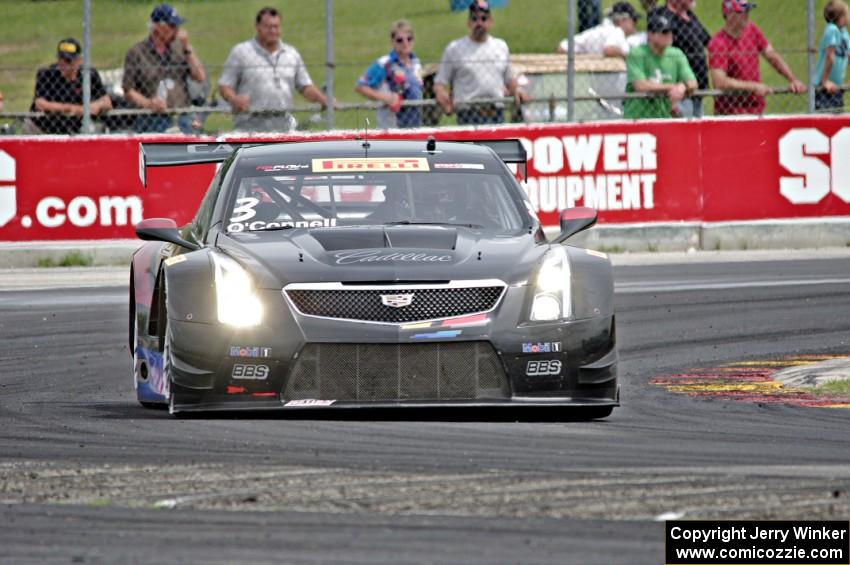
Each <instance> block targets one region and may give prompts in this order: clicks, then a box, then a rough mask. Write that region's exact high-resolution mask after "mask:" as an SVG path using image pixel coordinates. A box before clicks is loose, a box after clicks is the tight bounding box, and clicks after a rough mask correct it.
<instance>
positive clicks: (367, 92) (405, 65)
mask: <svg viewBox="0 0 850 565" xmlns="http://www.w3.org/2000/svg"><path fill="white" fill-rule="evenodd" d="M390 40H391V42H392V50H390V52H389V54H388V55H384V56H382V57H378V58H377V59H376V60H375V61H374V62H373V63H372V64H371V65H369V68H368V69H366V72H365V73H363V76H361V77H360V78H359V79H358V81H357V86H356V87H355V88H354V90H355V91H356V92H359V93H360V94H362V95H363V96H365V97H366V98H369V99H371V100H377V101H378V102H383V103H384V104H385V105H384V106H381V107H380V108H378V111H377V114H378V127H379V128H382V129H388V128H394V127H400V128H414V127H420V126H421V125H422V111H421V107H419V106H402V103H403V102H404V101H405V100H421V99H422V78H421V70H422V67H421V65H420V63H419V59H418V58H417V57H416V55H414V53H413V27H411V25H410V22H408V21H406V20H399V21H397V22H395V23H394V24H393V25H392V27H391V28H390Z"/></svg>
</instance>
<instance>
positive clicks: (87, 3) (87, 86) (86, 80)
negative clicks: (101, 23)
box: [81, 0, 92, 133]
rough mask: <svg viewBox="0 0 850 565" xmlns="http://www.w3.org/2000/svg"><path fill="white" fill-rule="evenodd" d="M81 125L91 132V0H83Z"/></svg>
mask: <svg viewBox="0 0 850 565" xmlns="http://www.w3.org/2000/svg"><path fill="white" fill-rule="evenodd" d="M82 72H83V127H82V131H81V133H91V132H92V125H91V111H90V110H91V0H83V71H82Z"/></svg>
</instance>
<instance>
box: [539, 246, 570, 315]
mask: <svg viewBox="0 0 850 565" xmlns="http://www.w3.org/2000/svg"><path fill="white" fill-rule="evenodd" d="M570 289H571V276H570V262H569V259H568V258H567V252H566V251H565V250H564V248H563V247H561V246H558V247H554V248H552V249H550V250H549V251H548V252H547V253H546V255H545V256H544V257H543V262H542V263H541V265H540V269H539V270H538V272H537V281H536V284H535V289H534V302H533V303H532V306H531V320H532V321H534V322H550V321H555V320H559V319H563V318H569V317H570V316H572V295H571V291H570Z"/></svg>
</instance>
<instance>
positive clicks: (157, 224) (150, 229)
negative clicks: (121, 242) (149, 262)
mask: <svg viewBox="0 0 850 565" xmlns="http://www.w3.org/2000/svg"><path fill="white" fill-rule="evenodd" d="M136 235H137V236H138V238H139V239H142V240H144V241H165V242H167V243H174V244H176V245H179V246H181V247H185V248H186V249H191V250H192V251H195V250H197V249H200V247H199V246H198V245H195V244H194V243H192V242H189V241H186V240H185V239H183V238H182V237H180V231H179V230H178V229H177V223H176V222H175V221H174V220H172V219H171V218H150V219H148V220H142V221H141V222H139V223H138V224H136Z"/></svg>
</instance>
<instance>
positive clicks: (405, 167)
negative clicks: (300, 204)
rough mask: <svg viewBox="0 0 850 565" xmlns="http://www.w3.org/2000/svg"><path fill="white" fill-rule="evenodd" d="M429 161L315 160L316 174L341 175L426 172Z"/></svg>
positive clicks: (381, 159) (411, 159) (377, 159)
mask: <svg viewBox="0 0 850 565" xmlns="http://www.w3.org/2000/svg"><path fill="white" fill-rule="evenodd" d="M428 170H430V169H429V168H428V159H425V158H424V157H411V158H388V157H374V158H373V157H369V158H365V159H350V158H345V159H313V172H314V173H339V172H344V171H399V172H412V173H415V172H426V171H428Z"/></svg>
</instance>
